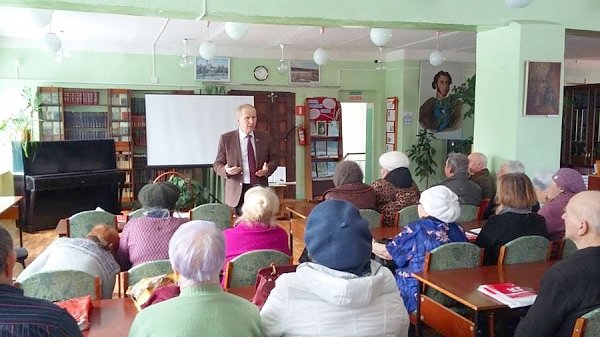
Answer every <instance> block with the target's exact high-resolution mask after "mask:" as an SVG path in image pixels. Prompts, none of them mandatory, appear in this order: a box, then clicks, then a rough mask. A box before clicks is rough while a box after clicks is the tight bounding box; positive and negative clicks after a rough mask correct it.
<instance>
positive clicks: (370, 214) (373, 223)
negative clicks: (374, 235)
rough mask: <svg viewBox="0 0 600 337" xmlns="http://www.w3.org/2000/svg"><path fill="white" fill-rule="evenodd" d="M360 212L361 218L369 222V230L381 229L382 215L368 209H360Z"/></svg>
mask: <svg viewBox="0 0 600 337" xmlns="http://www.w3.org/2000/svg"><path fill="white" fill-rule="evenodd" d="M358 211H359V212H360V216H362V217H363V218H364V219H365V220H367V221H368V222H369V228H377V227H381V221H382V220H383V218H382V216H381V213H379V212H377V211H375V210H372V209H368V208H364V209H359V210H358Z"/></svg>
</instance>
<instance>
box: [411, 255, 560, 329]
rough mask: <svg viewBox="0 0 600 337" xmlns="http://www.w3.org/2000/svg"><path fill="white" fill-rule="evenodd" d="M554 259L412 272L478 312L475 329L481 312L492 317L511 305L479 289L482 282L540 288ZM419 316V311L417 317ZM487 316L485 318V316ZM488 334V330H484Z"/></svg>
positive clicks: (420, 280)
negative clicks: (496, 312)
mask: <svg viewBox="0 0 600 337" xmlns="http://www.w3.org/2000/svg"><path fill="white" fill-rule="evenodd" d="M553 263H554V261H546V262H536V263H523V264H513V265H507V266H485V267H478V268H470V269H455V270H440V271H429V272H425V271H424V272H420V273H415V274H413V275H414V277H415V278H416V279H417V280H419V282H421V283H422V284H424V285H426V286H428V287H431V288H433V289H436V290H438V291H440V292H441V293H443V294H445V295H447V296H449V297H451V298H453V299H454V300H456V301H458V302H459V303H461V304H463V305H465V306H466V307H468V308H470V309H472V310H474V311H475V316H476V318H475V320H474V323H475V331H477V323H478V322H480V321H481V319H482V317H478V316H480V315H486V316H487V318H488V319H489V320H491V319H492V318H493V314H494V311H496V310H499V309H506V308H508V307H507V306H506V305H504V304H502V303H500V302H498V301H496V300H494V299H492V298H491V297H489V296H486V295H485V294H483V293H481V292H480V291H478V290H477V287H479V286H480V285H482V284H487V283H498V282H512V283H514V284H516V285H518V286H521V287H527V288H531V289H533V290H534V291H536V292H537V291H539V288H540V281H541V279H542V276H543V275H544V273H545V272H546V271H547V270H548V268H550V267H551V266H552V264H553ZM419 316H420V315H419V314H417V317H419ZM484 318H485V317H484ZM484 334H485V333H484Z"/></svg>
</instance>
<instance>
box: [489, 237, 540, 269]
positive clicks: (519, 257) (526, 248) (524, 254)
mask: <svg viewBox="0 0 600 337" xmlns="http://www.w3.org/2000/svg"><path fill="white" fill-rule="evenodd" d="M551 250H552V243H551V242H550V241H549V240H548V239H546V238H545V237H543V236H539V235H527V236H522V237H520V238H516V239H514V240H512V241H510V242H508V243H507V244H505V245H503V246H501V247H500V252H499V254H498V265H505V264H517V263H531V262H540V261H547V260H549V259H550V252H551Z"/></svg>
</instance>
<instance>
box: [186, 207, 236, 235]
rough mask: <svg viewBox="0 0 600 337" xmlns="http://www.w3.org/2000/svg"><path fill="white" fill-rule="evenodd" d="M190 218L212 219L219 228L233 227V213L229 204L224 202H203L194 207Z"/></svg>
mask: <svg viewBox="0 0 600 337" xmlns="http://www.w3.org/2000/svg"><path fill="white" fill-rule="evenodd" d="M190 220H205V221H212V222H214V223H215V225H216V226H217V228H219V229H221V230H224V229H227V228H229V227H231V220H232V213H231V209H230V208H229V206H227V205H224V204H218V203H210V204H203V205H200V206H197V207H194V208H192V210H191V211H190Z"/></svg>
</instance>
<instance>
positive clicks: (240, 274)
mask: <svg viewBox="0 0 600 337" xmlns="http://www.w3.org/2000/svg"><path fill="white" fill-rule="evenodd" d="M271 263H273V264H275V265H276V266H279V265H288V264H291V259H290V256H288V255H286V254H284V253H282V252H280V251H278V250H273V249H259V250H253V251H250V252H246V253H244V254H241V255H239V256H237V257H235V258H234V259H232V260H231V261H229V262H228V263H227V266H226V268H225V276H224V282H223V283H224V286H225V288H234V287H244V286H253V285H254V284H255V283H256V273H257V272H258V270H259V269H262V268H265V267H268V266H270V265H271Z"/></svg>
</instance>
